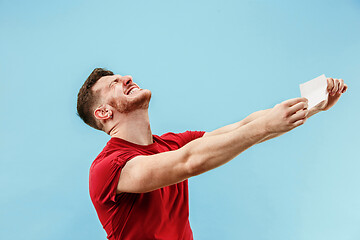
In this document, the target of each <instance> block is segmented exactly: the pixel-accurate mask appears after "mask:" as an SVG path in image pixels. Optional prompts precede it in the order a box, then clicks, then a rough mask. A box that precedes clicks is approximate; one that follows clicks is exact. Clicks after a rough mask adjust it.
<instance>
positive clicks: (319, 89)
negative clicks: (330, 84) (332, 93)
mask: <svg viewBox="0 0 360 240" xmlns="http://www.w3.org/2000/svg"><path fill="white" fill-rule="evenodd" d="M300 92H301V97H305V98H307V99H308V100H309V102H308V105H309V106H308V109H310V108H312V107H314V106H316V105H317V104H319V103H320V102H322V101H324V100H326V99H327V98H328V95H329V93H328V92H327V80H326V77H325V74H323V75H321V76H319V77H317V78H314V79H313V80H310V81H308V82H305V83H303V84H300Z"/></svg>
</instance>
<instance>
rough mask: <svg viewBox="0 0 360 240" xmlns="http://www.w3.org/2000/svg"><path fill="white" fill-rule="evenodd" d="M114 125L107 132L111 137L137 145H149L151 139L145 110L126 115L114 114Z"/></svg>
mask: <svg viewBox="0 0 360 240" xmlns="http://www.w3.org/2000/svg"><path fill="white" fill-rule="evenodd" d="M113 121H114V122H115V124H114V125H113V127H112V128H111V129H110V130H109V131H107V133H108V134H109V135H110V136H111V137H117V138H121V139H124V140H126V141H129V142H132V143H135V144H138V145H150V144H152V143H153V137H152V133H151V128H150V121H149V113H148V110H147V109H138V110H135V111H133V112H131V113H127V114H121V113H118V114H116V118H114V119H113Z"/></svg>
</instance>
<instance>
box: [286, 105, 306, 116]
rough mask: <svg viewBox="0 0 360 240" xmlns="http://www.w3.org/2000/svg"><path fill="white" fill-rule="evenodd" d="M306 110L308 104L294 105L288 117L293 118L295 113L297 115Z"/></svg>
mask: <svg viewBox="0 0 360 240" xmlns="http://www.w3.org/2000/svg"><path fill="white" fill-rule="evenodd" d="M304 108H308V103H307V102H300V103H297V104H295V105H293V106H292V107H290V109H289V115H288V116H291V115H293V114H294V113H296V112H297V111H299V110H301V109H304Z"/></svg>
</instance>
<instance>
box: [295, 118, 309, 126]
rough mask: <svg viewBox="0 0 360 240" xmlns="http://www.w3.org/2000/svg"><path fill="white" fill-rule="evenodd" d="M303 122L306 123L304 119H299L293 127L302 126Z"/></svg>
mask: <svg viewBox="0 0 360 240" xmlns="http://www.w3.org/2000/svg"><path fill="white" fill-rule="evenodd" d="M305 122H306V118H304V119H300V120H298V121H296V122H294V123H293V125H294V127H298V126H300V125H303V124H304V123H305Z"/></svg>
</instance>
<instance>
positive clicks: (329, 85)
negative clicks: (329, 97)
mask: <svg viewBox="0 0 360 240" xmlns="http://www.w3.org/2000/svg"><path fill="white" fill-rule="evenodd" d="M326 80H327V82H328V87H327V90H328V92H329V93H331V90H332V89H333V87H334V79H332V78H327V79H326Z"/></svg>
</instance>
